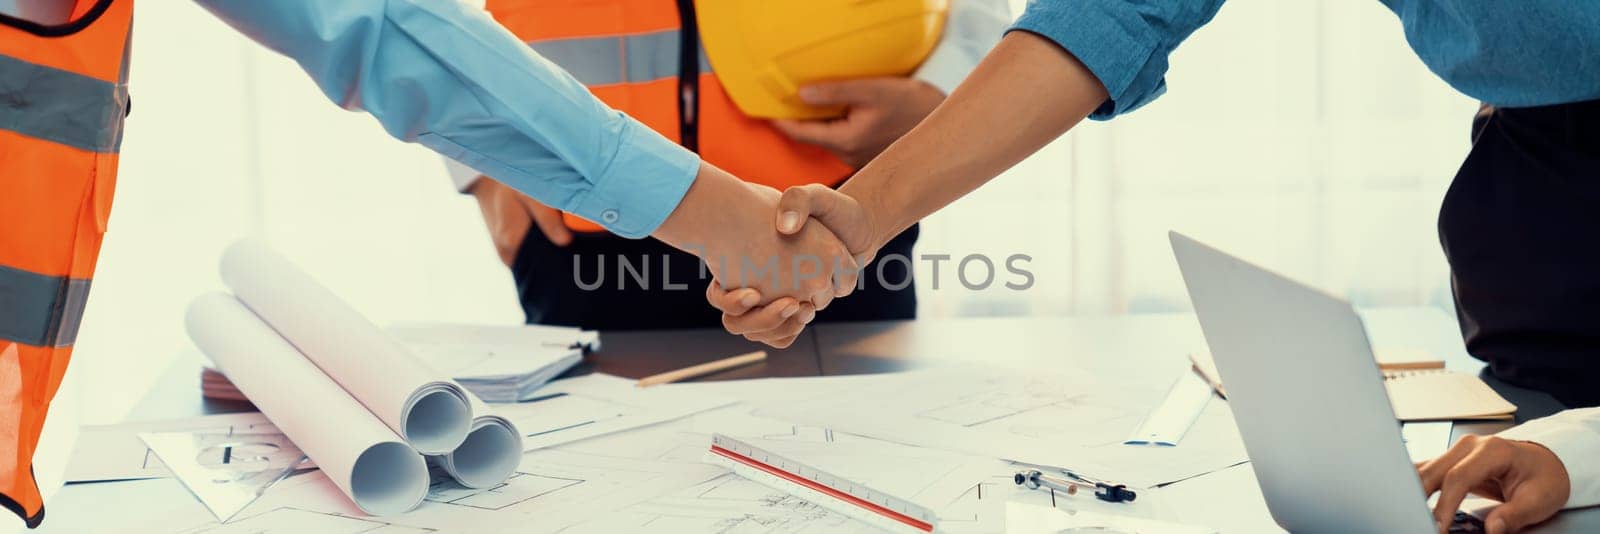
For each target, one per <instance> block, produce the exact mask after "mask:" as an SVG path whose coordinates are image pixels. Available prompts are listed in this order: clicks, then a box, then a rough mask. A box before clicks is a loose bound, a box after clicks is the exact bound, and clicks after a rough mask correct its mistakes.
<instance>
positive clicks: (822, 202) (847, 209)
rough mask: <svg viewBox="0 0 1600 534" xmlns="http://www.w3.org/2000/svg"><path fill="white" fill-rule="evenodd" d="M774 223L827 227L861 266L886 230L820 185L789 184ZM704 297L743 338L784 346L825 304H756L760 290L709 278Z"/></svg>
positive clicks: (781, 227) (788, 228) (795, 228)
mask: <svg viewBox="0 0 1600 534" xmlns="http://www.w3.org/2000/svg"><path fill="white" fill-rule="evenodd" d="M775 222H776V226H777V228H778V231H779V232H781V233H784V234H794V233H796V232H799V231H801V230H802V229H804V228H809V227H814V226H819V224H806V223H807V222H813V223H820V226H825V227H827V228H828V229H829V230H832V231H833V234H834V235H835V236H838V238H839V239H840V241H842V242H843V243H844V245H845V246H846V247H847V248H848V249H849V250H850V253H851V254H853V255H855V257H856V263H857V264H858V265H862V266H865V265H867V263H868V262H871V261H872V258H873V256H875V255H876V254H877V251H878V249H879V248H882V247H883V244H884V243H887V242H888V239H889V238H890V237H892V236H884V235H882V234H881V230H880V226H879V224H878V223H877V222H876V221H875V220H874V219H873V218H872V217H871V213H870V212H868V211H867V210H866V209H864V208H863V207H862V206H861V204H860V203H859V202H857V201H856V199H854V198H851V197H850V196H848V195H845V194H844V193H840V192H838V191H835V190H833V189H829V188H828V187H826V186H822V185H816V184H813V185H806V186H799V187H791V188H789V189H788V190H786V191H784V192H783V198H782V199H780V200H779V201H778V218H777V221H775ZM706 300H707V301H708V302H710V303H711V305H712V306H713V307H715V308H717V309H718V310H722V326H723V327H724V328H727V329H728V332H731V333H733V334H737V335H742V336H744V337H745V339H748V340H751V341H758V342H761V343H766V344H768V345H772V346H774V347H777V348H780V349H781V348H784V347H787V346H789V345H790V344H791V343H794V340H795V338H796V337H798V336H799V335H800V332H801V331H802V330H804V329H805V327H806V325H807V324H810V323H811V321H812V320H814V319H816V312H817V311H818V310H821V309H823V308H825V307H826V306H827V304H826V303H823V304H821V305H812V304H811V303H804V302H799V301H796V300H794V299H778V300H776V301H773V302H771V303H769V304H767V305H765V306H758V305H757V304H758V303H760V302H761V301H762V300H763V299H762V295H760V294H759V293H757V292H755V291H754V290H751V289H748V288H746V289H734V290H732V291H728V290H725V289H724V288H723V287H722V286H721V285H720V284H718V283H716V282H713V283H712V284H711V285H710V286H709V287H707V288H706Z"/></svg>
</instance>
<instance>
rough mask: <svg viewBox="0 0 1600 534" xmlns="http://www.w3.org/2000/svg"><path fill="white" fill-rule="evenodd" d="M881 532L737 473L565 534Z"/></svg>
mask: <svg viewBox="0 0 1600 534" xmlns="http://www.w3.org/2000/svg"><path fill="white" fill-rule="evenodd" d="M637 531H651V532H708V533H734V532H737V533H748V534H786V533H797V532H843V533H855V532H860V533H866V532H879V530H878V529H877V528H875V527H873V526H871V525H868V524H866V523H863V522H861V521H857V520H855V519H852V518H850V517H848V516H845V515H843V514H838V513H835V512H832V511H829V510H828V509H826V508H823V507H821V506H818V505H817V504H815V503H811V502H807V501H805V500H804V499H800V498H799V497H795V496H793V495H789V494H787V493H784V492H781V491H778V490H774V489H772V488H768V487H766V486H763V485H761V484H759V483H756V482H752V481H749V480H745V479H744V478H741V477H739V476H737V475H734V474H732V473H728V474H724V475H722V476H719V477H717V478H714V479H712V480H708V481H706V482H704V483H701V484H698V485H695V486H692V487H688V488H684V489H681V490H678V491H675V492H673V493H671V494H668V495H664V496H661V497H657V498H654V499H650V500H647V501H644V502H641V503H638V504H635V505H633V506H629V507H627V508H623V509H621V510H617V511H616V512H613V513H611V514H607V515H606V516H605V517H603V518H599V519H596V520H594V521H590V522H585V523H581V524H578V525H574V526H573V527H571V528H569V529H566V530H564V531H562V532H564V533H574V534H578V533H582V534H589V533H594V534H600V533H611V532H637Z"/></svg>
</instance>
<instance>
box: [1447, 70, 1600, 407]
mask: <svg viewBox="0 0 1600 534" xmlns="http://www.w3.org/2000/svg"><path fill="white" fill-rule="evenodd" d="M1439 236H1440V241H1441V242H1442V243H1443V245H1444V251H1445V256H1446V257H1447V258H1448V259H1449V260H1450V271H1451V286H1452V289H1453V290H1454V293H1455V300H1456V310H1457V312H1458V314H1459V319H1460V322H1461V333H1462V335H1463V336H1464V337H1465V339H1466V345H1467V351H1468V352H1470V353H1471V354H1472V355H1473V356H1474V357H1476V358H1478V359H1480V360H1483V361H1485V362H1488V363H1489V371H1490V372H1491V373H1492V374H1493V375H1494V376H1495V377H1496V378H1499V379H1500V380H1503V381H1505V382H1507V383H1510V384H1512V385H1516V386H1521V387H1525V388H1530V389H1536V390H1540V391H1544V392H1546V393H1549V394H1550V395H1552V396H1554V397H1555V398H1556V399H1557V400H1560V401H1561V402H1562V403H1564V404H1566V405H1567V406H1569V407H1579V406H1597V405H1600V100H1597V101H1589V102H1579V103H1574V104H1562V105H1554V106H1544V107H1533V108H1500V109H1494V110H1492V111H1491V112H1488V113H1485V114H1480V116H1479V117H1478V119H1477V120H1476V121H1475V122H1474V125H1473V144H1472V152H1471V153H1470V154H1469V155H1468V156H1467V160H1466V162H1465V163H1463V164H1462V165H1461V170H1460V171H1459V172H1458V173H1457V174H1456V178H1455V181H1454V182H1453V183H1452V184H1451V185H1450V190H1449V193H1447V194H1446V195H1445V199H1444V205H1443V207H1442V208H1441V209H1440V211H1439Z"/></svg>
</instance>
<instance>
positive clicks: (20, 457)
mask: <svg viewBox="0 0 1600 534" xmlns="http://www.w3.org/2000/svg"><path fill="white" fill-rule="evenodd" d="M71 21H72V22H68V23H66V24H62V25H58V26H45V25H40V24H35V23H31V22H28V21H24V20H19V19H16V18H12V17H6V16H0V505H4V506H5V507H6V508H7V509H10V510H11V511H12V512H15V513H16V514H17V515H19V516H21V517H22V518H23V520H24V521H26V522H27V524H28V526H29V527H30V528H31V527H34V526H37V525H38V524H39V522H40V521H41V520H43V519H44V500H43V498H42V497H41V496H40V495H39V488H38V485H37V484H36V483H35V482H34V479H33V451H34V448H35V447H36V446H37V445H38V444H39V432H40V431H41V430H43V428H44V418H45V413H46V412H47V411H48V409H49V407H50V399H51V398H52V397H54V396H55V393H56V389H57V388H59V387H60V385H61V377H62V376H63V375H64V374H65V373H66V370H67V360H68V359H69V358H70V357H71V355H72V343H73V340H74V339H75V338H76V337H77V334H78V322H79V320H80V319H81V318H82V317H83V307H84V303H85V302H86V301H87V299H88V296H89V279H90V278H92V277H93V276H94V264H95V258H96V257H98V256H99V255H100V237H101V236H102V235H104V234H105V231H106V219H107V217H108V216H109V215H110V213H111V193H112V190H113V189H114V188H115V187H116V183H117V149H118V147H119V146H120V145H121V144H122V118H123V116H125V115H126V114H127V111H128V91H127V72H128V61H127V53H128V36H129V30H130V28H131V27H132V24H133V0H79V1H78V2H77V6H76V7H75V8H74V9H73V13H72V19H71Z"/></svg>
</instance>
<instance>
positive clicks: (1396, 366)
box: [1189, 350, 1517, 422]
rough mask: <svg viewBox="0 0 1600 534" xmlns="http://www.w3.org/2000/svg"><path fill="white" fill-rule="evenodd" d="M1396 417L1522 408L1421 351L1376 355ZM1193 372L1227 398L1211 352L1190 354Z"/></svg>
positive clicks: (1489, 414) (1508, 414)
mask: <svg viewBox="0 0 1600 534" xmlns="http://www.w3.org/2000/svg"><path fill="white" fill-rule="evenodd" d="M1375 356H1376V358H1377V359H1378V368H1379V369H1382V370H1383V383H1384V386H1386V389H1388V391H1389V402H1390V404H1392V405H1394V415H1395V417H1396V418H1398V419H1399V420H1401V421H1407V422H1411V421H1451V420H1507V419H1511V418H1512V415H1513V414H1515V413H1516V411H1517V407H1516V406H1515V405H1513V404H1511V403H1510V402H1507V401H1506V399H1505V398H1504V397H1501V396H1500V394H1499V393H1495V391H1494V390H1493V389H1491V388H1489V385H1488V384H1485V383H1483V381H1482V380H1479V379H1478V377H1476V376H1473V375H1469V374H1465V373H1460V372H1456V371H1451V370H1448V369H1445V368H1444V360H1442V359H1438V358H1433V357H1431V356H1429V355H1428V354H1427V353H1426V352H1424V351H1418V350H1379V351H1375ZM1189 360H1190V361H1191V362H1193V363H1194V370H1195V372H1196V373H1198V374H1199V375H1200V376H1201V377H1203V378H1205V379H1206V381H1207V382H1210V383H1211V387H1212V388H1213V389H1215V390H1216V391H1217V394H1219V395H1222V396H1224V397H1226V396H1227V395H1228V393H1227V390H1226V389H1224V388H1223V386H1222V380H1221V378H1220V377H1219V375H1218V374H1217V364H1216V362H1214V361H1212V359H1211V353H1210V352H1206V351H1196V352H1192V353H1190V354H1189Z"/></svg>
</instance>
